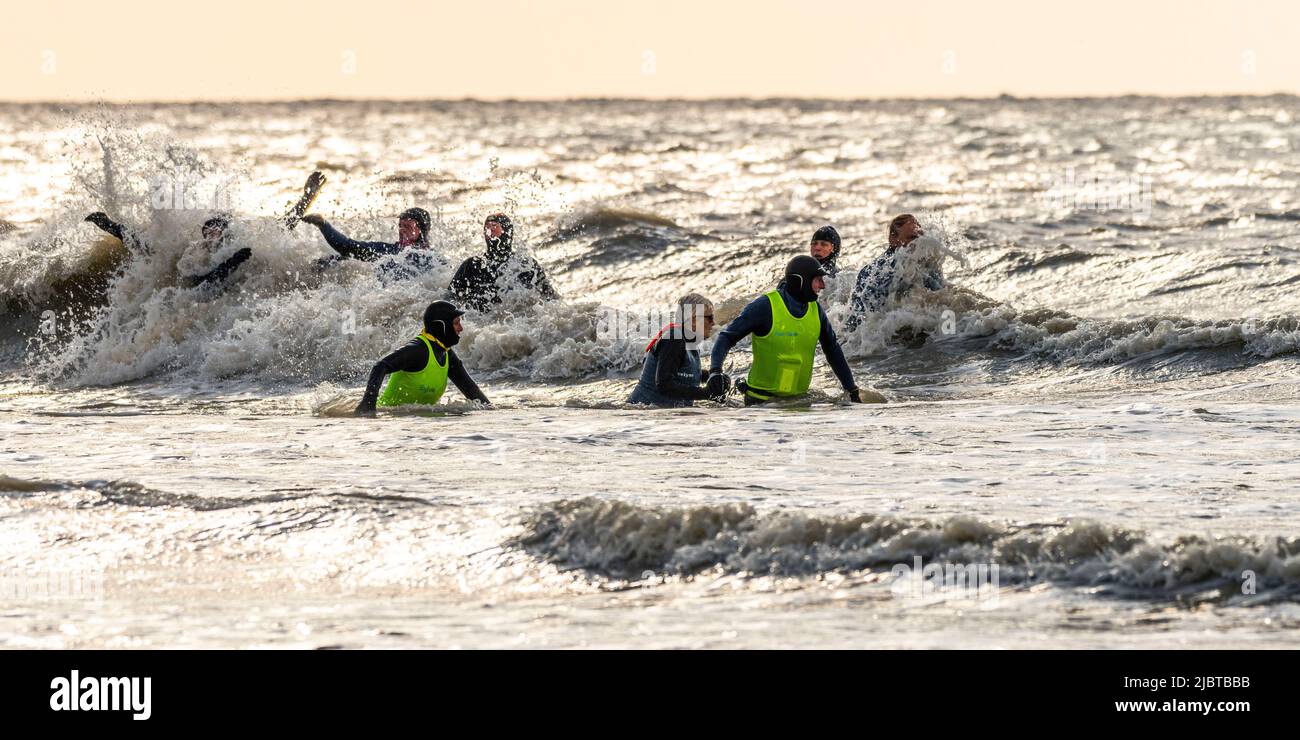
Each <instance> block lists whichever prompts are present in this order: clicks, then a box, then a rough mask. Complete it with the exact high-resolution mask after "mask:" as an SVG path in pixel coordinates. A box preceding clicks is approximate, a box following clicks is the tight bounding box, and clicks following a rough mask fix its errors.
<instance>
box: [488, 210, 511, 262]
mask: <svg viewBox="0 0 1300 740" xmlns="http://www.w3.org/2000/svg"><path fill="white" fill-rule="evenodd" d="M483 240H484V241H485V242H487V253H488V256H489V257H491V258H493V259H498V260H504V259H507V258H509V257H510V250H511V248H512V246H513V244H514V240H515V225H514V224H512V223H510V217H509V216H507V215H506V214H504V213H494V214H492V215H491V216H488V217H487V219H486V220H484V221H483Z"/></svg>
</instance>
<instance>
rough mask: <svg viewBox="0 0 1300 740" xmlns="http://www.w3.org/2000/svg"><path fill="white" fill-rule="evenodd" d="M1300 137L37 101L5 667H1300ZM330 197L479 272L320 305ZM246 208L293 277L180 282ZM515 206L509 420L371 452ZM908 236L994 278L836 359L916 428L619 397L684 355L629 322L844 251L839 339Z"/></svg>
mask: <svg viewBox="0 0 1300 740" xmlns="http://www.w3.org/2000/svg"><path fill="white" fill-rule="evenodd" d="M1297 115H1300V101H1297V100H1296V99H1295V98H1291V97H1270V98H1216V99H1170V100H1157V99H1143V98H1123V99H1107V100H1055V101H1036V100H1011V99H1003V100H992V101H924V102H862V103H839V102H834V103H833V102H819V101H762V102H746V101H717V102H703V103H685V102H670V103H648V102H620V101H587V102H570V103H547V104H542V103H497V104H485V103H471V102H464V103H401V104H399V103H382V104H380V103H372V104H365V103H298V104H262V105H245V104H226V105H193V106H117V107H112V106H110V107H100V106H83V107H71V108H67V107H63V108H59V107H53V106H16V105H4V106H0V165H2V166H3V170H0V172H2V173H3V174H0V219H3V222H0V232H2V233H0V312H3V313H2V315H3V320H4V325H3V329H0V430H3V433H2V434H0V476H2V477H0V509H2V511H3V513H2V515H0V569H2V572H0V579H3V580H0V615H2V616H0V640H2V641H3V644H4V645H6V646H10V647H24V646H41V647H96V646H110V647H113V646H205V647H238V646H264V645H274V646H302V647H326V646H348V647H361V646H371V647H384V646H417V645H427V646H464V647H479V646H618V647H680V646H744V647H771V646H784V645H792V646H806V647H832V646H852V647H1025V646H1043V647H1078V646H1101V647H1180V646H1188V647H1209V646H1216V647H1232V646H1249V647H1278V646H1286V647H1295V646H1297V645H1298V644H1300V639H1297V637H1296V634H1297V633H1296V630H1295V629H1294V628H1295V627H1296V626H1297V625H1298V624H1300V609H1297V602H1298V601H1300V529H1298V528H1297V521H1298V520H1297V515H1298V514H1300V505H1298V504H1297V503H1296V486H1295V481H1296V480H1297V478H1300V467H1298V466H1297V465H1296V464H1295V463H1294V462H1293V461H1294V459H1295V455H1294V453H1293V450H1294V449H1295V448H1296V443H1297V437H1298V436H1300V435H1298V434H1297V431H1296V429H1297V417H1300V404H1298V403H1297V398H1298V394H1297V378H1300V374H1298V373H1297V372H1296V364H1295V363H1296V355H1295V348H1296V345H1297V340H1298V339H1300V333H1298V331H1300V323H1298V317H1300V305H1297V303H1298V301H1297V298H1296V297H1295V294H1294V290H1293V289H1292V286H1293V284H1294V283H1295V282H1296V280H1297V277H1298V276H1300V273H1297V270H1296V266H1295V265H1296V262H1295V261H1296V250H1297V247H1300V240H1298V239H1297V237H1296V236H1295V227H1296V224H1297V221H1298V220H1300V210H1297V207H1296V205H1295V203H1294V200H1293V195H1292V194H1293V193H1294V192H1296V186H1297V180H1298V179H1300V174H1298V173H1300V166H1298V165H1300V157H1298V155H1297V153H1296V152H1297V145H1298V143H1300V142H1297V138H1296V134H1295V129H1294V118H1295V117H1296V116H1297ZM313 169H320V170H322V171H324V172H325V173H326V175H327V176H328V177H329V180H330V182H329V183H328V184H327V185H326V187H325V189H324V191H323V192H322V195H321V197H320V199H319V200H318V201H317V203H316V206H315V210H316V211H317V212H319V213H322V214H323V215H325V216H326V217H328V218H329V219H330V220H331V221H332V222H333V223H335V224H336V225H337V226H339V227H340V228H342V229H343V230H344V231H346V232H347V233H349V234H350V235H352V236H356V237H359V238H384V239H391V238H392V237H393V232H394V231H395V228H394V224H393V220H394V219H393V217H394V215H395V214H396V213H398V212H400V211H401V210H403V209H404V208H405V207H407V206H409V205H421V206H423V207H425V208H427V209H428V210H430V211H431V212H433V213H434V214H435V226H434V235H435V239H434V247H435V249H436V250H437V251H438V252H439V253H441V254H443V255H445V256H446V258H447V260H448V263H449V264H448V267H447V268H446V269H443V270H436V271H434V272H433V273H431V274H428V275H425V276H422V277H420V278H417V279H414V280H408V281H401V282H396V283H391V282H390V283H387V284H386V283H385V282H384V281H382V280H381V279H380V277H379V275H378V274H377V273H376V271H375V269H374V267H373V266H371V265H363V264H349V265H345V266H343V268H342V269H339V270H336V271H332V272H330V273H328V274H326V275H318V274H316V273H314V272H313V271H312V270H311V266H312V264H313V263H314V262H315V260H317V259H319V258H320V257H322V256H325V255H326V254H328V248H327V247H326V246H325V244H324V243H323V240H321V239H320V237H319V236H318V235H317V234H316V233H315V230H314V229H312V228H311V227H300V228H299V229H297V230H295V231H294V232H293V233H292V234H286V233H285V232H284V231H283V230H282V229H280V228H279V226H277V225H276V224H275V223H274V219H273V217H274V216H275V215H276V214H278V213H280V212H282V211H283V209H284V207H285V206H286V205H287V204H288V203H289V202H290V201H291V200H292V199H293V198H294V191H295V190H296V189H297V188H299V187H300V186H301V183H302V180H303V179H304V177H305V176H306V174H307V173H308V172H310V171H311V170H313ZM187 200H188V202H187ZM216 209H219V210H224V211H228V212H231V213H233V214H234V215H235V223H236V225H235V227H234V229H233V230H232V239H231V242H230V243H229V244H227V245H226V247H224V248H223V249H225V250H229V251H233V250H234V249H237V248H239V247H242V246H249V247H252V248H253V250H254V257H253V259H252V260H250V261H249V262H248V263H246V264H245V265H244V266H243V267H241V269H240V271H239V273H237V274H236V275H235V277H234V278H233V279H232V280H231V281H230V284H229V285H228V286H227V287H226V289H225V290H223V291H216V292H207V293H205V292H202V291H193V290H187V289H183V288H180V287H178V286H177V282H176V275H177V273H178V271H180V272H184V271H188V270H190V269H193V267H194V266H196V265H197V266H202V265H205V264H210V263H212V262H214V261H215V260H217V259H219V258H220V257H221V256H222V255H220V254H218V255H210V254H207V253H205V252H204V251H203V250H202V249H201V248H199V247H198V245H197V243H196V242H197V238H196V237H197V230H198V229H197V227H198V224H200V223H201V222H202V221H203V220H205V219H206V218H207V217H208V216H209V215H210V214H211V213H212V212H213V210H216ZM94 210H104V211H108V212H109V213H111V214H113V215H114V216H116V217H118V218H120V219H121V220H123V221H124V222H126V223H128V224H129V225H131V226H132V227H134V228H135V229H136V230H137V231H139V232H140V233H141V234H142V236H144V237H145V238H146V239H147V241H149V243H150V244H151V245H152V247H153V251H154V256H153V257H151V258H149V259H125V258H124V257H123V253H122V250H121V248H120V245H118V244H116V242H115V240H112V239H110V238H106V237H104V236H103V235H102V234H100V233H99V232H97V231H96V230H95V229H94V227H92V226H90V225H89V224H85V223H83V222H82V221H81V219H82V218H84V216H85V214H86V213H88V212H90V211H94ZM496 210H508V211H510V212H511V213H512V214H513V216H514V218H515V223H516V231H517V235H518V238H519V241H521V242H522V243H523V244H524V245H525V247H526V248H527V249H528V251H530V252H531V253H532V254H533V255H534V256H535V257H536V258H537V259H539V260H540V261H541V262H542V263H543V264H545V265H546V266H547V268H548V270H549V271H550V275H551V278H552V281H553V282H554V283H555V284H556V287H557V288H558V289H559V290H560V292H561V293H562V294H563V296H564V300H563V301H561V302H559V303H552V304H546V305H536V304H535V303H533V302H531V301H530V300H528V298H527V297H526V296H512V297H511V298H510V300H508V301H507V304H506V306H504V307H503V308H502V309H501V310H498V311H496V312H494V313H493V314H491V315H479V314H477V313H475V312H471V313H470V314H469V315H468V316H467V317H466V320H465V323H466V333H465V335H464V338H463V339H462V342H461V345H460V347H459V348H458V349H459V351H460V354H461V355H462V356H463V358H464V359H465V361H466V364H467V365H468V366H469V368H470V369H471V372H473V374H474V375H475V377H476V378H477V379H478V380H479V383H480V385H481V386H483V387H484V390H485V391H486V392H487V394H488V396H489V397H490V398H492V399H493V401H494V406H495V408H493V409H478V408H474V407H472V406H471V405H469V404H466V403H464V402H463V401H462V400H461V399H459V397H458V395H457V394H456V393H455V392H454V391H450V392H449V394H448V395H449V396H450V399H449V402H448V403H446V404H445V406H444V408H442V409H440V410H438V411H436V412H433V411H431V410H430V411H425V412H421V413H403V414H381V415H380V416H379V417H378V418H376V419H354V418H351V417H348V416H347V415H346V411H347V409H349V408H350V407H351V406H352V405H354V404H355V401H356V400H357V399H358V397H359V395H360V390H361V386H362V384H363V383H364V379H365V375H366V373H367V371H368V369H369V366H370V364H371V363H373V361H374V360H375V359H377V358H378V357H379V356H381V355H382V354H384V353H386V352H387V351H388V350H390V349H392V348H393V347H396V346H398V345H399V344H400V343H402V342H404V341H405V340H406V339H407V338H409V336H410V335H411V334H412V333H413V332H414V331H415V330H416V329H417V328H418V327H417V326H416V322H417V320H418V315H419V312H420V310H421V309H422V307H423V305H424V304H426V303H427V302H428V301H430V300H434V299H436V298H439V297H444V296H445V291H446V283H447V280H448V279H449V278H450V275H451V271H452V270H453V269H454V265H455V264H456V263H457V262H459V260H461V259H463V258H464V257H466V256H469V255H470V254H473V253H475V252H476V251H478V250H479V249H481V238H480V236H479V235H480V233H481V232H480V229H479V223H480V222H481V220H482V217H483V216H484V215H485V214H486V213H488V212H492V211H496ZM902 212H911V213H915V214H916V215H917V216H918V217H919V218H920V220H921V222H922V224H923V225H924V226H925V227H926V229H927V231H928V232H929V233H930V234H932V235H935V236H938V237H939V238H940V240H941V241H942V243H943V244H944V246H945V247H947V248H948V249H949V250H951V252H953V254H954V255H955V256H953V257H950V258H948V260H947V261H946V262H945V263H944V271H945V274H946V276H947V278H948V281H949V284H950V287H949V288H947V289H945V290H942V291H939V292H936V293H924V292H918V291H913V292H912V293H909V294H908V295H906V296H903V297H900V298H899V299H897V300H894V301H892V302H891V303H890V305H889V306H888V310H887V311H886V312H884V313H883V314H882V315H880V316H878V317H874V318H872V319H871V320H869V321H867V322H865V323H864V324H863V325H862V326H861V327H859V328H858V329H857V330H855V331H853V332H842V335H841V339H842V343H843V345H844V347H845V350H846V353H847V354H848V356H849V358H850V361H851V364H852V365H853V368H854V372H855V374H856V375H857V377H858V381H859V384H861V385H863V386H869V387H872V388H875V389H876V390H878V391H880V392H881V393H882V394H883V395H884V396H885V397H886V399H887V401H888V402H887V403H885V404H874V405H864V406H858V405H850V404H847V403H844V402H843V401H842V400H841V398H840V396H839V394H838V392H837V385H836V383H835V381H834V378H833V376H832V375H831V374H830V372H829V370H828V369H826V368H824V367H820V366H819V371H818V373H817V374H816V376H815V380H814V387H815V389H816V392H815V393H814V394H813V396H812V400H811V402H810V403H807V404H802V405H798V406H791V407H784V408H763V409H744V408H741V407H740V405H739V403H738V402H736V401H734V400H733V401H732V402H731V403H730V404H729V405H727V406H726V407H720V406H716V405H712V404H704V405H701V406H700V407H698V408H696V409H690V410H677V411H644V410H637V409H634V408H629V407H627V406H626V405H624V404H623V403H622V401H623V400H624V399H625V398H626V396H627V394H628V392H629V391H630V389H631V386H632V383H633V382H634V377H635V373H636V372H637V369H638V366H639V362H640V356H641V353H642V350H643V348H644V346H645V337H644V336H639V335H632V334H628V333H617V332H611V331H609V328H608V322H605V323H602V322H603V321H604V320H605V319H606V318H607V317H608V316H609V315H610V312H611V311H612V310H615V309H616V310H618V311H621V312H624V314H622V315H652V314H654V313H655V312H657V311H659V312H661V311H663V310H664V309H665V308H666V307H667V306H668V305H669V303H670V301H671V300H672V299H673V298H675V297H676V296H678V295H680V294H682V293H685V292H687V291H689V290H700V291H702V292H704V293H706V294H707V295H710V296H711V297H713V298H714V299H715V300H716V301H718V303H719V304H720V306H721V307H722V309H723V311H722V312H723V313H725V312H726V311H727V310H728V309H729V310H733V311H734V309H735V307H736V306H738V305H740V304H741V303H742V302H743V300H744V299H746V298H747V297H749V296H752V295H754V294H755V293H757V292H759V291H762V290H764V289H767V288H769V287H770V286H771V285H772V284H773V280H774V275H775V274H776V273H777V272H778V270H779V267H780V266H781V265H783V264H784V262H785V261H786V260H787V259H788V258H789V257H790V256H792V255H793V254H796V253H799V252H801V251H802V250H803V249H805V248H806V247H805V244H806V242H807V239H808V237H809V236H810V235H811V233H812V231H813V230H814V229H816V228H817V227H818V226H820V225H822V224H823V223H827V222H829V223H834V224H835V225H836V226H837V227H838V228H839V230H840V233H841V234H842V235H843V236H844V248H843V254H842V256H841V258H840V266H841V268H842V270H843V273H842V276H841V277H838V278H836V279H834V280H833V281H832V283H831V285H830V286H829V288H828V290H827V292H826V294H825V295H824V297H823V299H822V303H823V306H824V307H826V308H827V310H828V313H829V314H830V315H831V316H832V318H833V319H834V320H836V321H842V320H843V318H844V316H845V313H846V312H847V310H848V302H849V301H848V299H849V294H850V291H851V288H852V278H853V275H854V274H855V273H856V272H857V269H858V268H859V267H861V266H862V265H864V264H866V263H867V262H869V261H870V260H871V259H874V257H875V256H876V255H878V254H879V253H880V251H881V250H882V249H883V246H884V231H885V224H886V223H887V222H888V220H889V218H890V217H891V216H893V215H895V214H897V213H902ZM841 326H842V324H841ZM655 328H657V327H655ZM904 328H906V329H910V330H911V331H912V332H913V333H915V332H916V331H918V330H919V331H925V332H927V333H928V334H929V337H928V339H926V340H925V341H924V343H917V342H907V341H900V339H899V338H898V334H897V333H898V331H899V330H900V329H904ZM733 358H734V359H733V360H732V362H733V369H734V370H736V371H738V372H743V369H744V368H745V366H747V364H748V356H747V350H746V349H744V348H742V349H741V350H739V351H738V353H736V354H734V355H733ZM918 558H919V560H918ZM926 566H930V567H938V568H940V569H941V570H942V569H945V568H946V569H947V570H948V572H949V573H951V572H953V571H954V570H957V572H958V575H959V576H960V574H961V573H963V572H969V573H973V574H975V576H977V577H978V580H979V581H980V584H979V585H981V586H982V587H980V588H975V587H972V586H971V583H970V582H969V581H962V580H961V579H960V577H959V578H958V579H957V580H956V581H952V579H950V582H949V583H948V584H946V585H944V587H942V588H938V589H935V588H928V587H927V584H931V585H932V584H933V581H932V580H927V579H926V578H925V577H921V578H917V577H915V575H916V573H918V572H919V573H922V574H923V573H924V568H925V567H926ZM957 566H961V568H960V569H959V568H958V567H957ZM967 567H969V568H970V570H969V571H966V570H963V569H965V568H967ZM981 567H983V570H982V571H981V570H980V568H981ZM909 568H910V569H911V570H910V571H909ZM994 572H996V577H995V578H991V577H989V576H991V575H992V574H993V573H994Z"/></svg>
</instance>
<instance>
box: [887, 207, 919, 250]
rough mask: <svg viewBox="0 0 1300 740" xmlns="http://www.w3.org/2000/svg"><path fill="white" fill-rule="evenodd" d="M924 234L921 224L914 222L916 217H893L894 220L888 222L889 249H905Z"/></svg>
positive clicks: (903, 215)
mask: <svg viewBox="0 0 1300 740" xmlns="http://www.w3.org/2000/svg"><path fill="white" fill-rule="evenodd" d="M924 234H925V232H924V231H922V230H921V224H919V223H917V222H916V217H915V216H913V215H912V214H910V213H904V214H902V215H901V216H894V219H893V220H892V221H890V222H889V248H890V249H894V248H896V247H905V246H907V245H908V244H911V243H912V242H913V241H914V240H915V239H916V238H917V237H919V236H923V235H924Z"/></svg>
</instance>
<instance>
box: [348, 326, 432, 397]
mask: <svg viewBox="0 0 1300 740" xmlns="http://www.w3.org/2000/svg"><path fill="white" fill-rule="evenodd" d="M428 364H429V350H428V349H427V348H426V347H425V346H424V342H421V341H420V340H419V339H412V340H411V341H410V342H408V343H407V344H405V345H404V346H402V347H401V348H400V349H398V350H396V351H394V352H391V353H389V354H388V356H386V357H384V358H383V359H382V360H380V361H379V362H376V363H375V366H374V367H373V368H371V370H370V381H369V382H367V383H366V394H365V395H364V396H362V397H361V405H360V406H358V407H357V408H359V409H368V410H372V411H373V410H374V408H375V404H376V403H378V402H379V389H380V388H382V387H383V385H384V378H387V377H388V376H389V375H392V374H393V373H395V372H399V371H400V372H404V373H418V372H420V371H421V370H423V369H424V366H425V365H428Z"/></svg>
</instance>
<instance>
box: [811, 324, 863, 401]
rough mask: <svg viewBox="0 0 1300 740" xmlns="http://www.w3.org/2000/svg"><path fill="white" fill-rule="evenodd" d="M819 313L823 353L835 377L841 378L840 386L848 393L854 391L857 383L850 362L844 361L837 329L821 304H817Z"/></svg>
mask: <svg viewBox="0 0 1300 740" xmlns="http://www.w3.org/2000/svg"><path fill="white" fill-rule="evenodd" d="M816 306H817V312H818V313H819V314H821V315H820V316H819V317H818V318H820V319H821V325H822V333H821V337H819V339H820V340H821V345H822V353H823V354H825V355H826V361H827V362H829V363H830V365H831V370H834V371H835V377H836V378H839V381H840V385H841V386H842V387H843V388H844V390H846V391H852V390H853V389H854V388H857V387H858V386H857V383H855V382H854V381H853V371H852V370H850V369H849V361H848V360H846V359H844V350H843V349H842V348H841V347H840V340H839V339H837V338H836V337H835V329H834V327H832V326H831V320H830V318H828V317H827V316H826V311H825V309H823V308H822V307H821V304H820V303H818V304H816Z"/></svg>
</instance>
